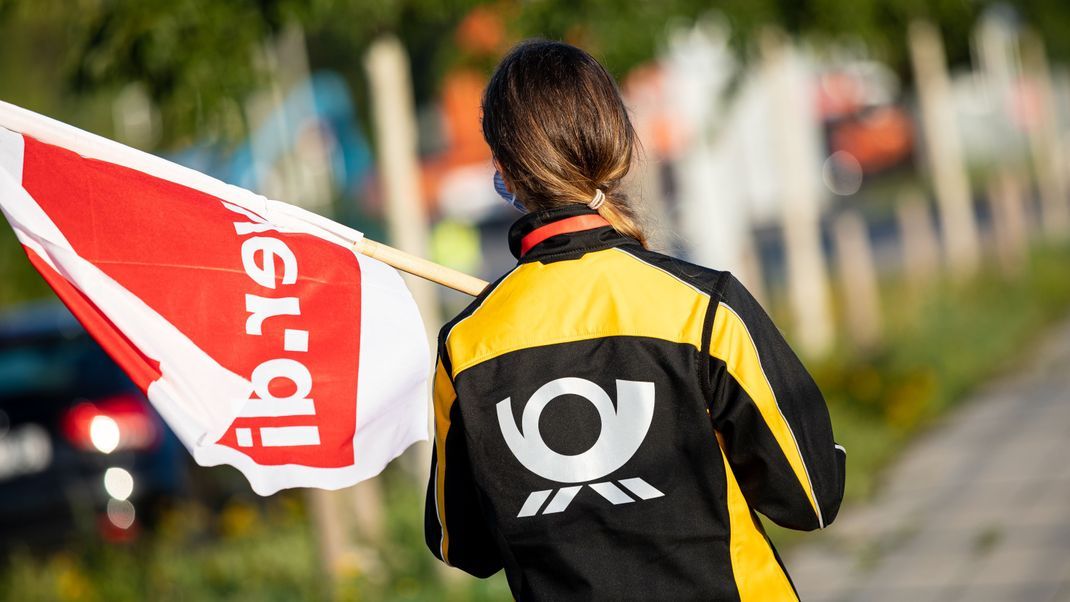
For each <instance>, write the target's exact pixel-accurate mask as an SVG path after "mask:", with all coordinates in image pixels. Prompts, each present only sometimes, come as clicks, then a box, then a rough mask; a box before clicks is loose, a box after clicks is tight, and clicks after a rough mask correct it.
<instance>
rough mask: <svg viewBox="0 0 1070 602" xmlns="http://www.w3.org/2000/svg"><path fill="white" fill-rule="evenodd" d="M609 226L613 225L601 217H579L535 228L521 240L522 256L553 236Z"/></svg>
mask: <svg viewBox="0 0 1070 602" xmlns="http://www.w3.org/2000/svg"><path fill="white" fill-rule="evenodd" d="M609 225H611V224H610V223H609V222H608V221H606V218H604V217H602V216H601V215H577V216H575V217H566V218H565V219H562V220H558V221H556V222H552V223H549V224H546V225H545V226H542V227H539V228H535V229H534V230H532V231H531V232H528V233H527V234H525V235H524V238H522V239H520V256H521V257H523V256H524V255H527V254H528V251H530V250H531V249H532V247H534V246H535V245H537V244H539V243H540V242H542V241H544V240H546V239H547V238H550V237H551V236H557V235H558V234H571V233H573V232H583V231H584V230H594V229H595V228H602V227H605V226H609Z"/></svg>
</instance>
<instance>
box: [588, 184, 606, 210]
mask: <svg viewBox="0 0 1070 602" xmlns="http://www.w3.org/2000/svg"><path fill="white" fill-rule="evenodd" d="M605 202H606V193H604V192H602V189H601V188H596V189H595V191H594V197H593V198H592V199H591V202H590V203H587V207H589V208H591V209H594V210H595V211H598V208H599V207H601V206H602V205H604V204H605Z"/></svg>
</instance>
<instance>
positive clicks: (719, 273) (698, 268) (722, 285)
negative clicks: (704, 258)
mask: <svg viewBox="0 0 1070 602" xmlns="http://www.w3.org/2000/svg"><path fill="white" fill-rule="evenodd" d="M620 250H621V251H624V252H625V253H627V254H628V255H631V256H632V257H634V258H635V259H636V260H637V261H640V262H642V263H645V264H647V265H648V266H650V267H651V268H654V269H658V270H661V271H662V272H665V273H667V274H669V275H670V276H672V277H674V278H676V279H677V280H679V281H681V282H683V283H684V284H686V285H688V286H690V287H691V288H693V289H696V290H697V291H698V292H700V293H702V294H705V295H710V296H715V297H721V296H722V295H723V294H724V291H725V289H726V288H728V287H729V286H731V285H733V283H736V282H738V281H737V280H736V279H735V277H734V276H733V275H732V274H731V273H730V272H728V271H727V270H718V269H714V268H710V267H706V266H702V265H699V264H696V263H691V262H689V261H685V260H683V259H680V258H678V257H673V256H672V255H667V254H665V253H660V252H658V251H652V250H649V249H644V248H643V247H641V246H639V245H627V246H624V247H620Z"/></svg>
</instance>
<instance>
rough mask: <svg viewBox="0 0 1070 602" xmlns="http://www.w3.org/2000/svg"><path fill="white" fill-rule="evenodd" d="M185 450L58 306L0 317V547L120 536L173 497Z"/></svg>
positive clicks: (181, 482)
mask: <svg viewBox="0 0 1070 602" xmlns="http://www.w3.org/2000/svg"><path fill="white" fill-rule="evenodd" d="M186 467H187V459H186V453H185V451H184V450H183V449H182V446H181V444H180V443H179V442H178V440H177V439H176V438H175V436H174V434H173V433H171V432H170V431H169V430H168V429H167V427H166V426H165V425H164V423H163V421H162V420H161V419H160V417H159V415H157V414H156V412H155V411H154V410H153V409H152V408H151V406H150V404H149V402H148V401H147V400H146V398H145V397H144V395H143V394H142V393H141V392H140V391H139V390H138V389H137V388H136V387H135V386H134V384H133V383H132V382H131V381H130V379H129V378H127V376H126V375H125V374H124V373H123V371H122V370H121V369H120V368H119V367H118V366H117V365H116V364H115V362H113V361H112V360H111V358H109V357H108V355H107V354H106V353H105V352H104V350H103V349H101V347H100V346H99V345H98V344H97V343H96V342H95V341H94V340H93V339H92V338H90V337H89V336H88V335H87V334H86V332H85V331H84V330H83V329H82V327H81V326H80V325H79V324H78V322H77V321H76V320H75V319H74V317H73V316H71V314H70V313H69V312H68V311H67V310H66V309H65V308H64V307H63V306H62V305H60V304H58V303H41V304H34V305H28V306H22V307H19V308H17V309H15V310H12V311H7V312H5V313H0V550H5V549H10V548H11V547H13V546H14V545H17V544H19V543H27V544H31V545H32V544H37V543H43V542H51V541H57V540H64V539H67V538H69V537H72V536H76V535H87V534H92V535H104V536H105V537H106V538H109V539H117V538H118V539H126V538H129V537H131V536H132V534H134V533H136V532H137V530H138V526H139V525H140V524H141V523H142V522H143V520H144V518H145V517H146V516H147V515H149V514H151V510H152V509H153V507H154V506H155V505H156V503H157V502H158V501H159V500H161V499H167V498H168V497H170V496H172V495H174V494H176V493H179V492H181V491H182V490H183V488H184V486H185V481H186V478H187V475H186V470H187V468H186Z"/></svg>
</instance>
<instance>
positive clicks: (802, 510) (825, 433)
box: [708, 275, 846, 530]
mask: <svg viewBox="0 0 1070 602" xmlns="http://www.w3.org/2000/svg"><path fill="white" fill-rule="evenodd" d="M726 277H727V278H728V280H727V282H726V283H725V285H724V286H723V287H722V293H721V295H720V299H717V298H714V299H713V300H711V303H718V305H717V307H715V308H713V310H714V312H715V313H714V317H713V325H712V327H711V329H710V336H709V342H708V345H709V354H710V369H709V379H710V384H711V386H712V394H713V398H712V400H711V403H710V407H709V410H710V417H711V419H712V420H713V424H714V428H715V429H717V431H718V432H719V433H720V435H721V439H722V441H723V443H722V445H723V447H724V452H725V455H726V457H727V458H728V462H729V464H730V465H731V468H732V471H733V473H734V474H735V476H736V479H737V480H738V481H739V485H740V489H742V491H743V494H744V496H745V497H746V498H747V502H748V504H749V505H750V506H751V507H752V508H754V509H755V510H757V511H758V512H761V513H762V514H764V515H766V516H768V517H769V518H770V519H772V520H773V521H774V522H775V523H777V524H779V525H781V526H783V527H788V528H791V529H800V530H811V529H816V528H823V527H825V526H826V525H828V524H830V523H831V522H832V520H833V519H834V518H835V517H836V513H837V512H838V511H839V507H840V500H841V499H842V497H843V482H844V466H845V461H846V452H845V451H844V449H843V448H842V447H840V446H839V445H836V443H835V441H834V440H833V438H832V424H831V421H830V420H829V414H828V408H827V407H826V405H825V400H824V398H823V397H822V395H821V391H820V390H818V388H817V385H816V384H815V383H814V380H813V378H811V377H810V374H809V373H808V372H807V371H806V368H805V367H804V366H803V364H802V362H801V361H800V360H799V358H798V357H797V356H796V355H795V353H794V352H793V351H792V350H791V348H790V347H789V346H788V344H787V342H786V341H785V340H784V337H783V336H781V334H780V331H779V330H777V327H776V326H775V325H774V324H773V322H772V320H770V318H769V316H768V315H767V314H766V313H765V311H764V310H763V309H762V307H761V306H760V305H759V304H758V302H757V301H756V300H755V299H754V297H752V296H751V294H750V293H749V292H748V291H747V290H746V289H745V288H744V287H743V285H742V284H740V283H739V281H738V280H736V279H735V278H734V277H732V276H730V275H727V276H726Z"/></svg>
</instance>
